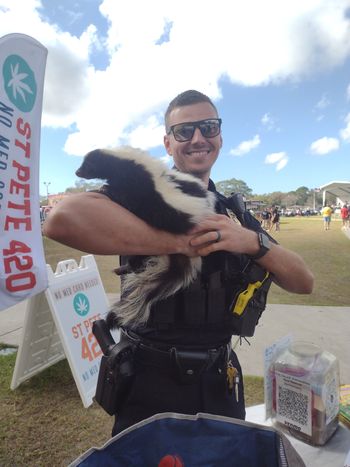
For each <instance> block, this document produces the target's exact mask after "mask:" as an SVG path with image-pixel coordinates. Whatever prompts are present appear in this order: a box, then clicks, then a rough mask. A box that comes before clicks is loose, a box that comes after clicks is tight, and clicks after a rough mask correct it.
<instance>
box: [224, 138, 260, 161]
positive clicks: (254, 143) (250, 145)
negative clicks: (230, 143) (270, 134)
mask: <svg viewBox="0 0 350 467" xmlns="http://www.w3.org/2000/svg"><path fill="white" fill-rule="evenodd" d="M259 144H260V136H259V135H255V136H254V138H253V139H251V140H249V141H242V143H240V144H239V145H238V146H237V147H236V148H233V149H231V150H230V154H231V155H232V156H243V154H247V153H248V152H250V151H251V150H252V149H254V148H256V147H258V146H259Z"/></svg>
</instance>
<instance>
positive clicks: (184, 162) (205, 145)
mask: <svg viewBox="0 0 350 467" xmlns="http://www.w3.org/2000/svg"><path fill="white" fill-rule="evenodd" d="M165 127H166V134H165V136H164V145H165V148H166V150H167V153H168V154H169V155H170V156H171V157H172V158H173V160H174V165H175V167H176V168H177V169H178V170H180V171H182V172H186V173H190V174H192V175H195V176H196V177H199V178H200V179H202V181H203V182H204V183H205V184H206V185H207V186H208V190H211V191H213V192H214V193H216V196H217V199H218V202H217V206H216V211H217V214H215V215H213V216H211V217H209V218H207V219H205V220H204V221H203V222H201V223H200V224H199V225H198V226H197V227H196V228H195V229H194V230H193V232H191V234H189V235H173V234H170V233H168V232H164V231H159V230H156V229H154V228H152V227H150V226H149V225H147V224H145V223H144V222H143V221H142V220H140V219H138V218H137V217H135V216H134V215H133V214H131V213H130V212H128V211H126V210H125V209H124V208H123V207H121V206H119V205H118V204H116V203H114V202H112V201H111V200H110V199H109V197H108V191H107V192H106V190H104V193H103V194H102V193H96V192H90V193H80V194H76V195H74V196H70V197H68V198H66V199H64V200H62V201H61V202H60V203H59V204H58V205H57V207H55V208H54V210H53V211H52V213H51V214H50V216H49V218H48V219H47V221H46V222H45V224H44V234H45V235H47V236H48V237H50V238H53V239H54V240H56V241H59V242H62V243H64V244H66V245H69V246H71V247H73V248H77V249H79V250H82V251H85V252H89V253H92V254H98V255H112V254H113V255H114V254H119V255H122V263H123V262H124V261H125V258H124V257H125V256H129V255H163V254H173V253H181V254H185V255H188V256H198V255H200V256H202V257H203V267H202V272H201V274H200V277H198V279H197V280H196V281H195V282H194V283H193V284H192V285H191V286H190V287H189V288H187V289H185V290H182V291H180V292H178V293H177V294H176V295H174V296H172V297H170V298H169V299H167V300H166V301H163V302H158V303H157V304H156V305H154V306H153V308H152V310H151V314H150V318H149V321H148V322H147V325H146V326H143V327H137V326H134V327H129V328H128V329H124V330H123V338H124V339H129V340H130V342H134V343H135V345H136V348H137V350H136V351H135V357H134V358H135V368H136V374H135V377H134V379H133V381H132V384H131V386H130V388H129V390H128V392H127V394H126V396H125V398H124V400H122V401H120V403H118V407H119V409H118V413H117V414H116V422H115V425H114V428H113V435H115V434H116V433H118V432H120V431H121V430H123V429H125V428H126V427H128V426H130V425H133V424H134V423H136V422H138V421H140V420H142V419H145V418H148V417H150V416H151V415H154V414H156V413H161V412H177V413H185V414H196V413H198V412H206V413H212V414H217V415H225V416H229V417H236V418H241V419H244V417H245V406H244V391H243V381H242V372H241V368H240V365H239V362H238V359H237V356H236V354H235V352H233V351H232V349H231V346H230V342H231V337H232V335H233V334H240V333H241V334H242V335H244V331H243V332H240V330H239V329H238V330H237V323H239V320H234V319H233V316H234V314H233V313H232V311H233V309H234V306H235V305H234V304H233V301H234V300H235V297H237V293H238V292H239V290H241V289H242V287H243V289H242V290H245V287H246V286H247V284H248V283H249V282H251V281H252V280H253V281H255V280H256V279H252V278H251V273H250V272H249V271H251V270H252V268H253V269H254V265H256V266H257V269H258V270H259V271H260V272H261V271H263V275H262V278H259V284H263V283H264V280H265V279H266V277H270V278H272V279H273V281H274V282H275V283H276V284H278V285H279V286H280V287H282V288H284V289H285V290H288V291H289V292H294V293H300V294H309V293H311V291H312V288H313V275H312V273H311V272H310V270H309V269H308V267H307V266H306V265H305V263H304V261H303V260H302V258H301V257H300V256H299V255H297V254H296V253H294V252H291V251H289V250H287V249H285V248H283V247H282V246H280V245H277V244H276V243H274V242H273V241H271V238H269V237H268V236H267V234H266V232H264V230H263V229H262V228H261V227H260V224H259V222H255V221H254V220H253V218H251V217H250V216H249V214H247V213H244V214H243V216H242V218H241V220H242V222H241V223H239V222H235V220H233V219H232V218H231V217H230V216H229V215H228V213H227V202H226V200H225V198H224V197H222V196H220V195H219V194H218V193H217V192H216V190H215V186H214V183H213V182H212V181H211V180H210V178H209V176H210V172H211V169H212V167H213V165H214V163H215V161H216V159H217V157H218V155H219V152H220V148H221V146H222V136H221V120H220V119H219V115H218V112H217V109H216V107H215V105H214V104H213V102H212V101H211V100H210V99H209V98H208V97H207V96H206V95H204V94H202V93H200V92H198V91H192V90H191V91H185V92H183V93H182V94H180V95H178V96H177V97H176V98H175V99H174V100H173V101H172V102H171V103H170V104H169V106H168V109H167V111H166V114H165ZM238 217H239V212H238ZM241 224H243V225H241ZM265 273H266V274H265ZM266 283H267V281H266ZM242 284H243V285H242ZM261 290H263V287H262V288H261ZM265 301H266V291H265V294H264V293H263V292H261V293H260V291H259V293H258V294H257V300H253V301H252V302H250V306H252V308H253V311H254V307H257V308H259V307H260V308H259V310H258V311H259V312H261V311H262V310H263V308H264V305H265ZM252 303H253V305H251V304H252ZM244 306H245V305H244ZM244 306H243V308H244ZM238 308H239V307H238ZM240 311H242V310H238V315H239V312H240ZM238 327H239V324H238Z"/></svg>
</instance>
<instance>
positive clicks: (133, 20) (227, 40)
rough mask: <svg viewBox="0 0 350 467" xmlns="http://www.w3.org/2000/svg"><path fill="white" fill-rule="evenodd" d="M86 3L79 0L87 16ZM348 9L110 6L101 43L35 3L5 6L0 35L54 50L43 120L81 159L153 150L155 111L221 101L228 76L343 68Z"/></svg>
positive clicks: (134, 0) (343, 3)
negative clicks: (199, 96) (179, 102)
mask: <svg viewBox="0 0 350 467" xmlns="http://www.w3.org/2000/svg"><path fill="white" fill-rule="evenodd" d="M87 4H88V2H86V3H85V2H81V9H82V11H84V8H88V6H86V5H87ZM348 6H349V2H348V0H332V2H329V0H311V1H308V2H305V1H304V0H303V1H302V0H294V1H293V2H281V1H279V0H266V1H265V2H257V1H256V0H245V1H243V0H239V1H237V2H233V3H232V4H231V2H227V1H226V0H217V2H216V4H215V8H202V9H201V15H200V20H198V21H195V20H194V19H193V18H198V5H197V2H188V0H178V1H177V5H176V8H174V6H173V2H172V1H170V0H148V1H147V2H142V1H140V0H129V1H128V2H117V1H115V0H104V1H103V2H102V3H101V5H100V11H101V13H102V14H103V15H104V16H105V17H106V18H107V20H108V24H109V30H108V33H107V39H106V41H105V42H104V40H103V38H101V37H100V36H99V31H98V29H97V28H96V27H95V26H93V25H90V26H89V27H87V28H86V30H85V31H84V32H83V33H82V34H80V35H79V36H74V35H72V34H71V33H69V32H66V31H64V30H62V29H61V28H60V27H59V26H58V25H55V24H49V23H48V22H46V21H45V19H44V18H43V17H42V16H41V15H40V14H39V12H40V11H41V10H40V7H41V3H40V1H39V0H25V1H23V0H0V24H1V33H2V35H5V34H7V33H11V32H23V33H25V34H29V35H31V36H33V37H35V38H36V39H37V40H39V41H40V42H41V43H43V44H44V45H45V46H46V47H47V48H48V50H49V54H48V61H47V69H46V76H45V94H44V109H43V124H44V125H46V126H54V127H64V128H69V129H70V131H71V134H70V135H69V137H68V140H67V141H66V144H65V150H66V151H67V152H69V153H70V154H74V155H82V154H84V153H85V152H86V149H88V150H89V149H91V148H92V147H96V145H98V146H114V145H118V144H123V143H124V142H125V141H130V142H131V141H135V144H137V145H138V146H141V147H143V148H146V147H147V146H150V145H155V144H157V138H158V136H159V134H160V132H161V130H160V128H161V119H160V118H159V115H160V114H162V113H163V112H164V108H165V106H166V104H167V102H168V101H169V100H170V99H171V98H173V97H174V96H175V95H176V94H177V93H178V92H181V91H183V90H185V89H189V88H195V89H199V90H201V91H203V92H205V93H206V94H208V95H209V96H210V97H211V98H213V99H214V100H217V99H220V97H221V90H220V84H219V80H220V79H221V78H223V77H224V78H225V79H226V80H229V81H230V82H232V83H239V84H243V85H246V86H258V85H266V84H270V83H281V82H283V80H295V81H298V80H299V79H301V78H302V77H303V76H305V75H307V74H311V73H313V72H314V71H315V70H318V71H319V70H326V69H330V68H333V67H335V66H337V65H339V64H342V63H343V62H344V61H345V59H346V58H347V57H348V56H349V53H350V28H349V18H348V17H347V15H346V14H345V11H346V9H347V7H348ZM252 11H253V12H254V14H252ZM150 12H151V14H150ZM146 18H147V19H146ZM70 30H71V29H70ZM165 31H166V37H165V38H164V40H163V39H162V38H163V36H164V32H165ZM208 31H210V33H208ZM225 44H230V49H229V53H227V47H225V46H224V45H225ZM101 47H102V48H104V50H105V51H106V52H107V54H108V55H109V65H108V67H106V69H105V70H97V69H95V68H94V66H93V65H92V61H91V54H92V51H93V50H94V51H96V50H98V49H99V48H100V49H101ZM247 57H249V59H247ZM155 122H158V123H155ZM158 124H159V126H158ZM149 128H151V133H152V134H151V135H149V134H148V132H147V131H146V129H149ZM161 141H162V138H160V139H159V141H158V144H161ZM158 144H157V145H158Z"/></svg>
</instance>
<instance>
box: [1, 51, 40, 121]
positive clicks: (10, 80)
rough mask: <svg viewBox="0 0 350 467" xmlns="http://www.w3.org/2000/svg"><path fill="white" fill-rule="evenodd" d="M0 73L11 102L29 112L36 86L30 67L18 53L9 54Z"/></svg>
mask: <svg viewBox="0 0 350 467" xmlns="http://www.w3.org/2000/svg"><path fill="white" fill-rule="evenodd" d="M2 74H3V77H4V82H5V91H6V94H7V97H8V98H9V99H10V101H11V102H12V104H13V105H14V106H16V107H17V108H18V109H19V110H21V111H22V112H30V111H31V110H32V108H33V107H34V104H35V99H36V92H37V86H36V81H35V77H34V73H33V71H32V69H31V68H30V67H29V65H28V63H27V62H26V61H25V60H23V58H22V57H20V56H19V55H9V56H8V57H7V58H6V60H5V61H4V65H3V67H2Z"/></svg>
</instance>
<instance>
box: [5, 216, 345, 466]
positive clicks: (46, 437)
mask: <svg viewBox="0 0 350 467" xmlns="http://www.w3.org/2000/svg"><path fill="white" fill-rule="evenodd" d="M273 236H274V237H275V238H276V239H277V240H278V242H279V243H280V244H281V245H283V246H286V247H288V248H290V249H292V250H294V251H296V252H298V253H299V254H300V255H301V256H302V257H303V258H304V259H305V261H306V262H307V263H308V264H309V266H310V267H311V269H312V270H313V272H314V274H315V278H316V284H315V291H314V293H313V294H312V295H310V296H303V295H300V296H298V295H292V294H289V293H287V292H284V291H281V290H279V289H278V288H277V287H274V286H273V287H272V290H271V293H270V294H269V302H270V303H288V304H308V305H336V306H349V305H350V288H349V283H350V268H349V264H350V240H349V239H348V238H347V237H346V236H345V235H344V234H343V233H342V232H341V229H340V222H337V221H333V222H332V226H331V230H330V231H327V232H325V231H323V225H322V220H321V218H319V217H318V218H310V219H306V218H300V219H299V218H290V219H289V218H282V223H281V231H280V232H277V233H273ZM44 242H45V245H44V246H45V253H46V259H47V262H48V263H49V264H50V265H51V267H52V268H53V270H54V271H55V269H56V265H57V262H58V261H62V260H66V259H75V260H76V261H77V262H78V263H79V261H80V257H81V256H82V255H83V254H84V253H81V252H79V251H76V250H73V249H71V248H67V247H63V246H62V245H60V244H58V243H56V242H53V241H52V240H48V239H44ZM95 258H96V261H97V264H98V267H99V270H100V274H101V277H102V281H103V283H104V287H105V290H106V292H107V293H113V292H116V291H118V290H119V282H118V279H117V278H116V276H115V275H114V274H113V273H112V270H113V268H115V266H116V265H117V258H115V257H102V256H96V257H95ZM15 358H16V355H15V354H12V355H8V356H0V465H1V466H2V467H10V466H11V467H13V466H16V467H21V466H26V467H27V466H33V467H34V466H35V467H39V466H48V465H52V466H54V467H56V466H61V465H62V466H64V465H67V464H68V463H69V462H71V461H72V460H74V459H75V458H76V457H78V455H79V454H81V453H82V452H84V451H86V450H87V449H88V448H89V447H91V446H101V445H102V444H103V443H104V442H105V441H107V440H108V438H109V436H110V432H111V428H112V423H113V420H112V417H110V416H108V415H107V414H106V413H105V412H104V411H103V410H102V409H101V408H100V407H99V406H98V405H97V404H95V403H94V404H93V405H92V406H91V407H89V408H88V409H84V407H83V405H82V402H81V399H80V397H79V394H78V390H77V388H76V385H75V383H74V380H73V377H72V375H71V371H70V369H69V366H68V364H67V361H66V360H65V361H61V362H59V363H57V364H56V365H54V366H52V367H50V368H48V369H47V370H45V371H43V372H41V373H40V374H39V375H36V376H35V377H33V378H31V379H30V380H29V381H27V382H25V383H23V384H22V385H21V386H20V387H19V388H18V389H16V390H15V391H11V390H10V389H9V387H10V381H11V378H12V373H13V368H14V363H15ZM245 388H246V402H247V405H248V406H249V405H255V404H259V403H262V402H263V398H264V396H263V380H262V378H258V377H253V376H247V377H246V378H245Z"/></svg>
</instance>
